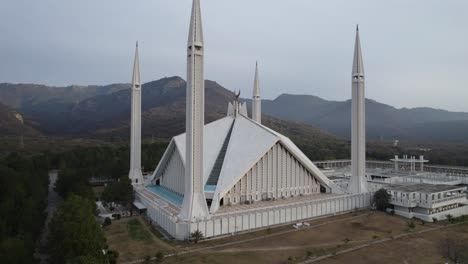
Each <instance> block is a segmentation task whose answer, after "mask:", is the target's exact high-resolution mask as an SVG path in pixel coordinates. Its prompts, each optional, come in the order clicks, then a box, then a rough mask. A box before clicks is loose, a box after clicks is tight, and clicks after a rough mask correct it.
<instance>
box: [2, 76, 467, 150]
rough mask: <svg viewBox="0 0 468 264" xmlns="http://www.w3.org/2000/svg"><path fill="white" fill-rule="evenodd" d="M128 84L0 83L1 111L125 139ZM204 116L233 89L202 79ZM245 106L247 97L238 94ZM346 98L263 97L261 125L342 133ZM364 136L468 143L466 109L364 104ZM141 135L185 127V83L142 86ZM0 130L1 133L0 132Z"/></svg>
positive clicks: (34, 124) (294, 132) (45, 128)
mask: <svg viewBox="0 0 468 264" xmlns="http://www.w3.org/2000/svg"><path fill="white" fill-rule="evenodd" d="M129 88H130V85H129V84H112V85H107V86H69V87H49V86H44V85H35V84H31V85H28V84H6V83H3V84H0V103H2V104H4V105H6V106H5V107H4V108H5V109H9V110H4V108H0V114H1V112H7V111H12V110H13V111H17V112H19V113H21V114H22V115H23V116H24V117H25V122H26V125H27V126H28V127H31V129H35V130H38V131H40V132H42V133H44V134H48V135H72V136H90V137H103V138H109V137H111V138H118V139H122V140H124V139H126V138H128V133H129V118H130V90H129ZM205 88H206V91H205V105H206V107H205V108H206V109H205V110H206V111H205V115H206V117H205V119H206V121H207V122H210V121H213V120H216V119H218V118H220V117H222V116H224V115H225V114H226V111H227V103H228V102H229V101H232V100H233V99H234V93H233V92H231V91H229V90H227V89H225V88H224V87H222V86H221V85H220V84H218V83H216V82H214V81H209V80H206V81H205ZM243 101H245V102H247V103H248V106H249V107H250V100H249V99H244V100H243ZM350 107H351V101H350V100H348V101H327V100H324V99H322V98H319V97H316V96H312V95H291V94H282V95H280V96H278V97H277V98H276V99H274V100H263V101H262V111H263V114H264V117H263V119H264V120H265V123H266V124H267V125H269V126H271V127H272V128H273V129H276V130H280V132H283V133H285V134H287V135H288V136H290V137H296V138H298V139H303V140H306V141H307V140H308V137H309V136H310V135H313V136H312V137H315V139H318V138H320V140H324V141H326V140H335V139H336V137H334V136H332V135H336V136H338V137H345V138H347V137H349V135H350V122H351V120H350V119H351V114H350ZM366 110H367V111H366V125H367V136H368V138H370V139H374V140H379V139H384V140H393V139H400V140H416V141H441V142H445V141H447V142H448V141H450V142H459V141H463V142H468V113H463V112H449V111H445V110H439V109H432V108H411V109H410V108H402V109H397V108H395V107H392V106H389V105H386V104H382V103H379V102H376V101H374V100H369V99H368V100H367V101H366ZM142 118H143V122H142V124H143V129H142V131H143V136H144V137H150V136H154V137H158V138H170V137H171V136H173V135H176V134H178V133H182V132H183V131H184V130H185V122H184V119H185V81H184V80H183V79H182V78H180V77H170V78H163V79H160V80H157V81H152V82H148V83H145V84H144V85H143V86H142ZM0 132H1V131H0Z"/></svg>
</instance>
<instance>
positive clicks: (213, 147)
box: [153, 116, 234, 182]
mask: <svg viewBox="0 0 468 264" xmlns="http://www.w3.org/2000/svg"><path fill="white" fill-rule="evenodd" d="M233 121H234V118H233V117H232V116H227V117H224V118H221V119H219V120H216V121H214V122H211V123H209V124H206V125H205V128H204V133H203V140H204V144H203V145H204V149H203V153H204V155H203V168H204V169H203V175H204V181H205V182H206V181H207V180H208V176H209V175H210V172H211V169H212V168H213V165H214V163H215V161H216V158H217V157H218V154H219V150H220V149H221V146H222V144H223V143H224V139H225V138H226V135H227V133H228V132H229V129H230V128H231V125H232V122H233ZM174 147H175V148H176V150H177V151H178V152H179V154H180V157H181V158H182V163H183V164H184V166H185V133H183V134H180V135H178V136H175V137H173V138H172V140H171V142H170V143H169V146H168V147H167V150H166V152H165V153H164V155H163V157H162V158H161V161H160V164H159V165H158V167H157V168H156V170H155V172H154V173H153V179H154V177H159V175H160V174H161V172H162V169H163V168H164V167H165V164H166V163H167V162H169V158H170V156H171V155H170V154H171V153H172V151H171V149H172V148H174Z"/></svg>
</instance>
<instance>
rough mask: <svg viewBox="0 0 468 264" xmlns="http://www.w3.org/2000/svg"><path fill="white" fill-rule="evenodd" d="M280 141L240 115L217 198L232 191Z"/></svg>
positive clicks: (219, 183) (218, 185) (223, 169)
mask: <svg viewBox="0 0 468 264" xmlns="http://www.w3.org/2000/svg"><path fill="white" fill-rule="evenodd" d="M278 140H279V138H278V136H277V135H275V134H273V133H271V132H270V131H268V130H266V129H264V128H263V127H262V126H259V125H258V123H256V122H253V121H252V120H250V119H249V118H246V117H244V116H242V115H238V116H237V118H236V120H235V122H234V127H233V129H232V134H231V140H230V141H229V145H228V148H227V152H226V156H225V158H224V163H223V166H222V169H221V173H220V175H219V180H218V184H217V187H216V192H215V196H216V195H217V193H221V196H222V195H224V193H225V192H226V191H227V190H228V189H230V187H232V186H233V185H234V184H235V183H236V182H237V181H239V179H240V178H241V177H242V176H243V175H244V174H245V173H247V172H248V171H249V169H250V168H251V167H252V166H253V165H254V164H255V163H256V162H257V161H258V160H259V159H260V158H262V157H263V155H264V154H265V153H266V152H267V151H268V150H269V149H270V148H271V147H272V146H273V145H274V144H275V143H276V142H277V141H278Z"/></svg>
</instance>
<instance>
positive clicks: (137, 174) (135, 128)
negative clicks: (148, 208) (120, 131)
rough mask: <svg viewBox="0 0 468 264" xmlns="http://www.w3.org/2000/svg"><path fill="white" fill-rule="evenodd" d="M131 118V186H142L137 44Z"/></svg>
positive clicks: (139, 84)
mask: <svg viewBox="0 0 468 264" xmlns="http://www.w3.org/2000/svg"><path fill="white" fill-rule="evenodd" d="M131 112H132V117H131V132H130V172H129V174H128V177H129V178H130V179H131V180H132V184H133V185H136V184H144V182H143V175H142V173H141V82H140V63H139V59H138V42H137V44H136V49H135V62H134V64H133V79H132V111H131Z"/></svg>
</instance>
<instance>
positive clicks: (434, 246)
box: [105, 211, 468, 264]
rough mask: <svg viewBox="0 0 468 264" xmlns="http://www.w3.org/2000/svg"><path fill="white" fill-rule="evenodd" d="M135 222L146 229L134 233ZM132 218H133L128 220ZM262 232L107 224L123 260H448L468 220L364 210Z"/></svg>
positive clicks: (467, 235)
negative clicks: (171, 230)
mask: <svg viewBox="0 0 468 264" xmlns="http://www.w3.org/2000/svg"><path fill="white" fill-rule="evenodd" d="M135 221H137V222H139V223H140V224H138V226H140V228H141V230H140V231H138V232H136V233H135V230H134V225H133V224H135ZM129 222H130V223H132V224H131V225H129ZM305 222H307V223H308V224H309V225H310V226H302V227H300V228H297V229H296V228H293V227H292V224H290V225H284V226H280V227H276V228H271V229H265V230H261V231H258V232H252V233H246V234H241V235H236V236H228V237H224V238H218V239H213V240H206V241H202V242H200V243H198V244H193V243H188V242H180V241H168V240H166V239H164V238H162V237H161V236H160V235H159V233H157V231H154V230H151V228H150V225H149V224H148V223H147V222H146V220H144V219H142V218H139V217H133V218H127V219H121V220H117V221H114V222H113V223H112V225H111V226H109V227H106V229H105V233H106V238H107V241H108V243H109V248H110V249H113V250H118V251H119V252H120V256H119V261H120V263H137V262H134V261H138V260H140V261H144V260H145V258H147V257H148V256H149V257H155V256H156V254H157V253H158V252H162V253H164V255H165V258H164V260H163V262H162V263H186V262H187V261H189V260H190V263H222V264H228V263H278V264H279V263H345V262H346V263H376V262H379V263H444V262H443V258H442V256H441V254H440V241H442V240H443V239H446V238H447V237H457V238H460V239H468V222H464V223H456V224H450V223H448V222H447V221H441V222H437V223H425V224H424V225H423V224H422V223H421V222H420V221H417V220H416V221H414V227H413V228H411V227H410V226H409V222H410V220H408V219H405V218H402V217H399V216H391V215H389V214H385V213H381V212H374V211H360V212H354V213H346V214H342V215H337V216H333V217H326V218H319V219H313V220H310V221H305Z"/></svg>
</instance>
